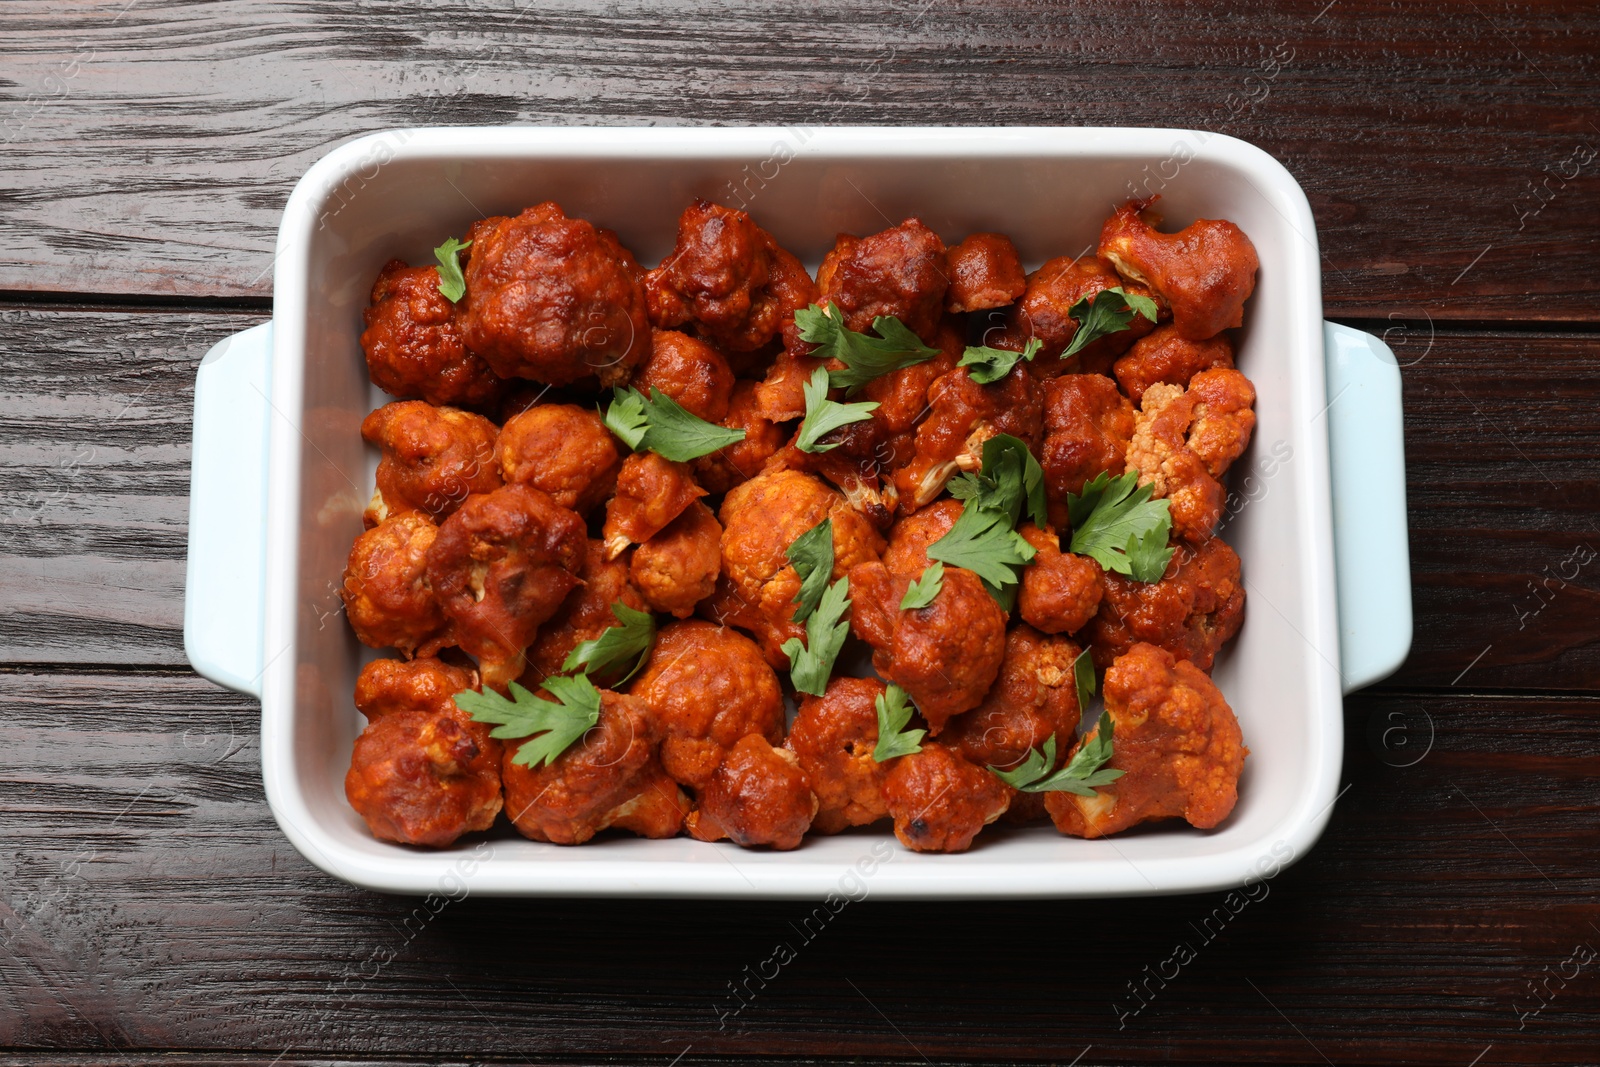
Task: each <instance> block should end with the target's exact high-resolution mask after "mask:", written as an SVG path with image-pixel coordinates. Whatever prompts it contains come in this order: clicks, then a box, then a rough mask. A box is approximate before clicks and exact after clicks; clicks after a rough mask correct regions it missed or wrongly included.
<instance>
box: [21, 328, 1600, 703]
mask: <svg viewBox="0 0 1600 1067" xmlns="http://www.w3.org/2000/svg"><path fill="white" fill-rule="evenodd" d="M260 317H261V316H260V315H259V314H252V313H248V312H218V311H177V310H156V309H142V310H131V309H99V310H92V309H45V308H38V307H34V308H27V309H24V308H12V309H9V310H4V311H0V374H3V375H4V380H5V382H6V386H5V388H4V391H3V392H0V472H3V481H0V534H3V536H0V663H83V664H111V663H125V664H145V665H169V666H181V665H183V664H185V663H186V662H187V661H186V660H185V658H184V655H183V635H182V624H183V568H184V560H185V557H186V528H185V522H184V520H185V516H186V514H187V507H188V493H189V473H188V472H189V434H190V425H191V423H190V420H191V417H192V403H193V395H192V390H193V383H194V371H195V368H196V366H197V365H198V363H199V361H200V358H201V356H203V355H204V354H205V351H206V349H207V348H209V347H210V346H211V345H212V344H213V343H214V342H215V341H216V340H218V339H219V338H221V337H222V336H224V335H226V334H228V333H230V332H232V331H235V330H239V329H243V328H244V327H246V326H249V325H252V324H254V323H255V322H257V321H260ZM1365 325H1367V326H1369V327H1370V328H1373V329H1379V328H1380V324H1379V323H1370V322H1369V323H1366V324H1365ZM1389 339H1390V341H1391V342H1392V343H1394V345H1395V346H1396V349H1397V351H1398V352H1399V353H1400V358H1401V360H1402V362H1403V363H1404V364H1406V365H1405V367H1404V369H1403V371H1402V376H1403V381H1404V385H1405V413H1406V462H1407V468H1408V493H1409V506H1410V525H1411V531H1412V534H1411V564H1412V589H1413V598H1414V601H1415V608H1416V618H1417V627H1416V640H1415V642H1414V646H1413V652H1412V656H1411V658H1410V660H1409V661H1408V662H1407V664H1406V665H1405V667H1403V668H1402V670H1401V672H1400V674H1399V675H1398V676H1397V677H1396V679H1395V680H1394V682H1395V684H1425V685H1440V686H1448V685H1449V684H1450V683H1451V682H1452V680H1453V679H1456V678H1457V676H1458V675H1461V673H1462V672H1463V671H1464V670H1466V669H1467V668H1468V667H1469V666H1470V668H1471V670H1470V672H1468V673H1467V674H1466V675H1465V677H1463V678H1462V679H1461V681H1462V683H1463V684H1466V685H1468V686H1472V687H1475V688H1480V689H1481V688H1483V687H1512V688H1524V689H1558V690H1572V689H1585V690H1600V624H1597V623H1596V622H1595V620H1596V618H1597V617H1600V516H1597V514H1596V512H1595V508H1594V502H1595V501H1596V500H1600V418H1597V417H1596V415H1595V412H1596V411H1597V410H1600V378H1596V377H1595V375H1594V374H1593V373H1592V372H1591V368H1592V367H1593V366H1595V365H1596V364H1597V362H1600V335H1596V334H1575V333H1569V334H1557V333H1512V332H1503V333H1463V332H1460V331H1450V330H1444V329H1430V328H1429V327H1428V326H1427V324H1426V323H1425V322H1424V323H1402V324H1400V325H1399V326H1397V327H1395V328H1394V329H1392V331H1391V333H1390V336H1389ZM1586 559H1587V562H1583V561H1584V560H1586ZM1486 649H1487V651H1485V650H1486ZM1480 653H1482V656H1481V658H1479V659H1477V660H1476V661H1475V662H1474V657H1478V656H1479V654H1480Z"/></svg>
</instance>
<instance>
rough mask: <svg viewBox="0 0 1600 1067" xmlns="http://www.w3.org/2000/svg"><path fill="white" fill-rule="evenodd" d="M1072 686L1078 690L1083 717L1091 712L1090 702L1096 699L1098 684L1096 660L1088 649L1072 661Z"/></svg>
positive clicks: (1080, 714) (1079, 710) (1079, 707)
mask: <svg viewBox="0 0 1600 1067" xmlns="http://www.w3.org/2000/svg"><path fill="white" fill-rule="evenodd" d="M1072 684H1073V685H1074V686H1075V687H1076V688H1077V690H1078V715H1079V716H1080V717H1081V716H1082V715H1083V714H1084V713H1085V712H1087V711H1088V710H1089V701H1091V700H1093V699H1094V691H1095V686H1096V685H1097V684H1098V683H1097V682H1096V681H1095V677H1094V658H1093V657H1092V656H1090V655H1089V650H1088V649H1087V648H1086V649H1084V650H1083V651H1082V652H1079V653H1078V658H1077V659H1075V660H1073V661H1072Z"/></svg>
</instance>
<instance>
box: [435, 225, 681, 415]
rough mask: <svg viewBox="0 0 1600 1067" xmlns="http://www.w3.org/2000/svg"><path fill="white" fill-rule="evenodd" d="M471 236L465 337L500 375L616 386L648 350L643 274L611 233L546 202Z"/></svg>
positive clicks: (475, 230) (476, 227)
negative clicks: (588, 381)
mask: <svg viewBox="0 0 1600 1067" xmlns="http://www.w3.org/2000/svg"><path fill="white" fill-rule="evenodd" d="M468 238H469V240H470V241H471V247H470V248H468V250H467V253H466V267H465V269H464V271H463V274H464V276H465V278H466V282H467V293H466V297H465V298H464V301H463V303H464V310H463V312H462V314H461V335H462V338H463V339H464V340H465V341H466V344H467V347H468V348H470V349H471V350H472V351H474V352H476V353H478V355H480V356H482V357H483V358H484V360H485V361H486V362H487V363H488V364H489V366H490V367H492V368H493V369H494V371H495V373H496V374H498V375H500V376H501V377H502V378H512V377H517V378H531V379H533V380H534V381H538V382H547V383H549V384H552V385H565V384H568V383H570V382H576V381H579V380H581V379H585V378H591V377H594V378H598V379H599V380H600V384H601V385H614V384H618V383H620V382H624V381H626V380H627V378H628V376H629V374H631V373H632V370H633V368H634V367H635V366H637V365H638V364H639V363H640V362H641V361H642V360H643V359H644V358H645V356H646V355H648V354H649V352H650V321H649V318H648V317H647V315H646V313H645V295H644V287H643V286H642V285H641V284H640V283H641V278H642V273H641V272H640V270H639V265H638V264H637V263H636V262H634V258H633V255H632V253H630V252H629V251H628V250H627V249H625V248H623V247H622V245H621V244H619V243H618V242H617V238H616V235H615V234H613V233H611V232H610V231H609V230H600V229H596V228H595V227H594V226H593V225H591V224H590V223H588V222H585V221H584V220H583V219H569V218H567V216H566V215H565V214H563V213H562V211H561V208H560V207H559V206H557V205H556V204H554V203H551V202H548V201H547V202H545V203H543V204H539V205H537V206H535V207H531V208H529V209H528V210H526V211H524V212H523V213H522V214H520V215H518V216H517V217H516V218H504V217H500V216H496V217H493V218H487V219H483V220H481V221H479V222H477V223H475V224H473V227H472V230H471V232H470V233H469V234H468Z"/></svg>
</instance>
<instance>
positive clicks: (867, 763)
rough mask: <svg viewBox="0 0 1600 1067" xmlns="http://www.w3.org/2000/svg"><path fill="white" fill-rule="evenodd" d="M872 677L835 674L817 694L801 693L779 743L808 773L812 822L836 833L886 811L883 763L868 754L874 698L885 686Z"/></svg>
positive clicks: (873, 739)
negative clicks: (812, 801) (815, 805)
mask: <svg viewBox="0 0 1600 1067" xmlns="http://www.w3.org/2000/svg"><path fill="white" fill-rule="evenodd" d="M887 688H888V687H887V686H885V685H884V684H883V683H882V682H881V681H879V680H878V679H876V678H847V677H837V678H834V679H833V680H832V681H830V682H829V683H828V688H827V690H826V691H825V692H824V693H823V694H822V695H821V696H820V697H819V696H805V697H803V698H802V699H801V701H800V710H799V711H798V713H797V714H796V715H795V718H794V725H793V726H792V727H790V729H789V736H788V737H787V738H786V739H785V740H784V746H785V747H786V748H788V749H789V750H790V751H791V752H793V753H794V754H795V755H796V756H798V757H799V759H800V767H801V769H802V770H804V771H805V772H806V774H807V775H808V776H809V777H810V779H811V788H812V789H813V790H814V791H815V792H816V795H817V800H818V808H817V815H816V818H815V819H814V820H813V821H812V823H811V828H812V829H813V830H815V831H816V832H818V833H822V834H836V833H838V832H839V831H840V830H843V829H845V828H846V827H850V826H866V825H867V824H869V823H874V822H877V821H878V820H879V819H881V818H884V817H885V816H886V815H888V814H889V809H888V808H887V807H885V806H884V803H883V780H884V778H885V777H886V776H887V774H888V767H886V766H884V765H883V764H881V763H879V762H878V761H877V760H875V759H873V758H872V751H873V749H874V748H875V747H876V746H877V744H878V711H877V700H878V698H879V697H881V696H882V695H883V694H884V692H885V691H886V690H887Z"/></svg>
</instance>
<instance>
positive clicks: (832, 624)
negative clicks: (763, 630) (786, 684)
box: [783, 578, 850, 696]
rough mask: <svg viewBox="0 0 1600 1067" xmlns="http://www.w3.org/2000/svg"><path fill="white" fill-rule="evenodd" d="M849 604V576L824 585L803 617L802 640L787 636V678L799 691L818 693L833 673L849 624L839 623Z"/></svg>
mask: <svg viewBox="0 0 1600 1067" xmlns="http://www.w3.org/2000/svg"><path fill="white" fill-rule="evenodd" d="M849 606H850V579H849V578H840V579H839V580H838V581H837V582H834V583H833V584H832V585H830V586H828V591H827V592H825V593H823V594H822V600H821V601H820V602H818V604H817V610H816V611H814V612H812V613H811V616H810V617H809V618H808V619H806V640H805V643H804V644H801V643H800V639H799V638H798V637H791V638H789V640H787V641H785V642H784V643H783V653H784V655H786V656H788V657H789V680H790V681H791V682H793V683H794V687H795V688H796V689H798V690H799V691H800V692H802V693H810V694H811V695H812V696H821V695H822V693H823V691H824V690H825V689H827V688H828V678H829V677H830V676H832V674H833V661H834V660H836V659H838V658H839V650H840V649H841V648H843V647H844V639H845V636H846V635H847V634H848V633H849V632H850V624H849V623H847V622H841V621H840V619H842V618H843V617H844V613H845V609H847V608H848V607H849Z"/></svg>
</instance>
